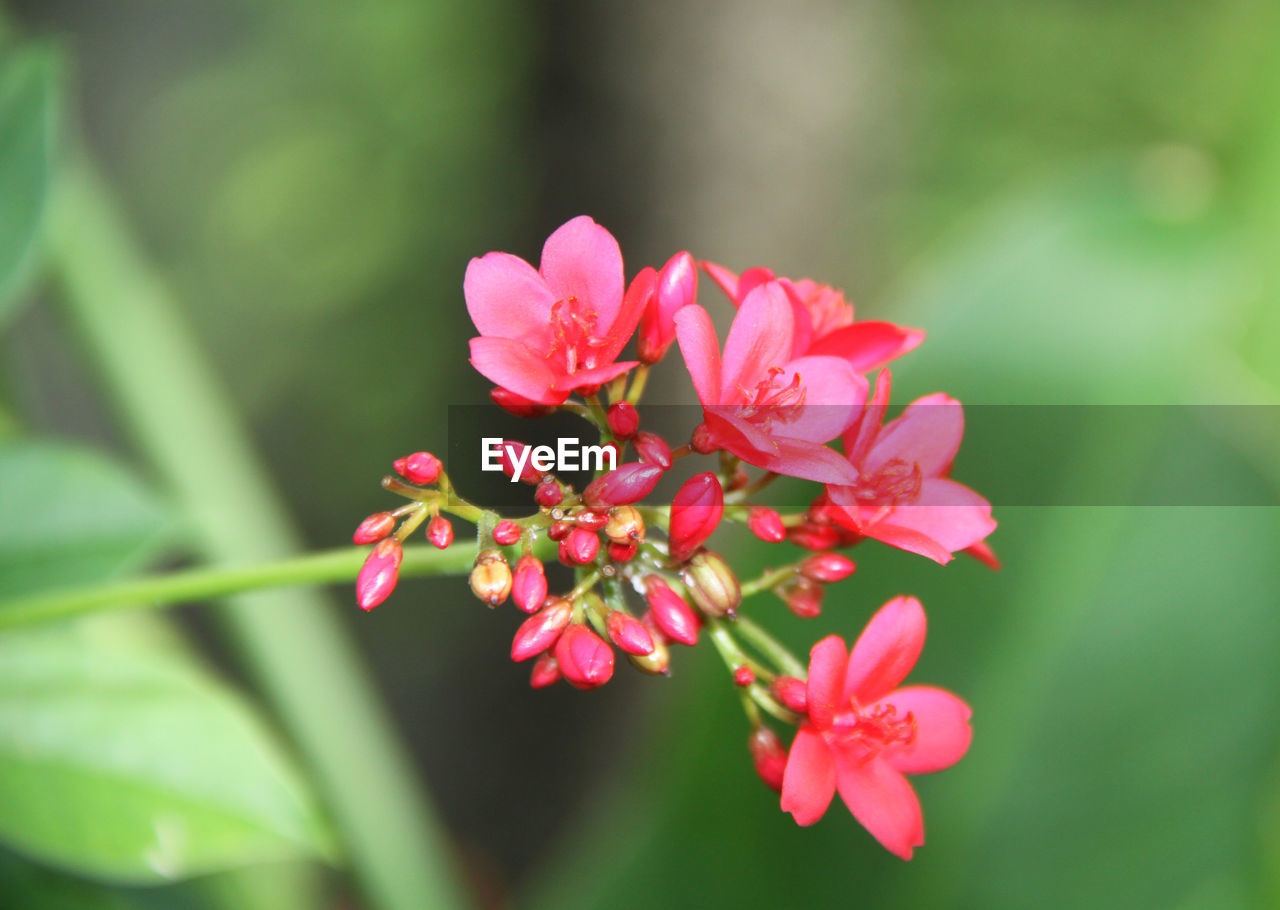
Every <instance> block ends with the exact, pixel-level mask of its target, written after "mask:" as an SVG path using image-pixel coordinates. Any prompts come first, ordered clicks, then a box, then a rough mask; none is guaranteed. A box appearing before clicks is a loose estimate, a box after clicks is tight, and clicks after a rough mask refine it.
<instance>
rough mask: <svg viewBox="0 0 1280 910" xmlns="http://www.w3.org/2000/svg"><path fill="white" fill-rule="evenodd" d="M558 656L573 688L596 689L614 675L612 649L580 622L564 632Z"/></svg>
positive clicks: (561, 667) (558, 643)
mask: <svg viewBox="0 0 1280 910" xmlns="http://www.w3.org/2000/svg"><path fill="white" fill-rule="evenodd" d="M555 656H556V663H558V664H560V672H561V673H563V674H564V678H565V679H566V680H568V682H569V685H571V686H573V687H574V688H577V689H594V688H596V687H598V686H603V685H604V684H605V683H607V682H608V681H609V679H610V678H611V677H612V676H613V649H612V648H610V647H609V646H608V645H607V644H605V643H604V641H602V640H601V638H600V636H598V635H596V633H595V632H592V631H591V630H590V629H588V628H587V627H586V626H584V625H581V624H580V623H575V624H573V625H571V626H569V628H567V629H565V630H564V632H562V633H561V635H560V638H559V640H558V641H557V642H556V649H555Z"/></svg>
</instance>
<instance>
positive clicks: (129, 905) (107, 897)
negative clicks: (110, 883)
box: [0, 853, 138, 910]
mask: <svg viewBox="0 0 1280 910" xmlns="http://www.w3.org/2000/svg"><path fill="white" fill-rule="evenodd" d="M0 895H3V896H4V906H5V907H6V908H7V910H137V907H138V905H137V904H136V903H133V902H132V901H130V900H129V899H128V898H126V897H124V896H122V895H119V894H116V893H114V892H111V891H108V890H106V889H104V888H102V887H101V886H98V885H91V884H88V883H86V882H80V881H76V880H75V879H73V878H70V877H69V876H66V875H61V874H59V873H57V872H52V871H50V870H48V869H41V868H39V867H38V866H35V865H33V864H31V863H28V862H24V861H23V860H21V859H19V858H18V857H16V856H13V855H11V854H8V853H0Z"/></svg>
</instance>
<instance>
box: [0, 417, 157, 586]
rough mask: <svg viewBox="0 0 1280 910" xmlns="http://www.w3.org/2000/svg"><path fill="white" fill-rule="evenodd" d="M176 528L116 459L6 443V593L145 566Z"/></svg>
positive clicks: (2, 474)
mask: <svg viewBox="0 0 1280 910" xmlns="http://www.w3.org/2000/svg"><path fill="white" fill-rule="evenodd" d="M172 530H173V522H172V520H171V518H170V516H169V515H168V513H167V511H166V510H165V508H164V507H163V505H162V504H161V503H160V502H159V501H158V500H157V499H156V497H155V496H154V495H153V494H152V493H151V492H150V491H149V490H147V489H146V488H145V487H144V486H143V485H142V484H141V483H140V482H139V481H138V479H137V478H136V477H134V475H133V474H132V473H130V472H129V471H127V470H125V469H124V468H123V467H121V466H120V465H118V464H117V463H115V462H114V461H111V460H110V459H108V458H105V457H104V456H102V455H99V454H97V453H95V452H92V451H90V450H88V449H85V448H83V447H79V446H73V445H68V444H65V443H57V442H47V441H32V440H13V441H8V442H0V598H4V597H11V596H16V595H18V594H25V593H30V592H32V591H35V590H37V589H40V588H45V587H53V586H58V587H60V586H63V585H72V584H77V583H80V582H88V581H94V580H97V579H100V578H104V577H106V576H108V575H110V574H113V573H117V572H121V571H126V570H128V569H131V568H137V567H138V566H140V565H141V564H142V563H143V562H144V561H146V560H147V559H149V558H152V557H154V556H155V555H156V554H157V552H158V551H159V550H160V549H161V548H162V547H163V546H164V544H165V542H166V540H167V539H168V537H169V536H170V534H171V532H172Z"/></svg>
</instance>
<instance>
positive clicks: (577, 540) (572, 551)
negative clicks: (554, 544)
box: [560, 528, 600, 566]
mask: <svg viewBox="0 0 1280 910" xmlns="http://www.w3.org/2000/svg"><path fill="white" fill-rule="evenodd" d="M599 552H600V537H599V536H598V535H597V534H596V532H595V531H588V530H587V529H586V528H573V529H572V530H570V531H569V534H568V536H567V537H565V539H564V540H562V541H560V561H561V562H563V563H565V565H570V566H585V565H586V564H587V563H589V562H591V561H592V560H593V559H595V558H596V554H597V553H599Z"/></svg>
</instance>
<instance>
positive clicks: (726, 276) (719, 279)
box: [698, 259, 738, 306]
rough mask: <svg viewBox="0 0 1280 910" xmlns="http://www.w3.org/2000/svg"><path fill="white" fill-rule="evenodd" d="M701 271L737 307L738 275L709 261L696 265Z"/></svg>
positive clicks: (705, 260)
mask: <svg viewBox="0 0 1280 910" xmlns="http://www.w3.org/2000/svg"><path fill="white" fill-rule="evenodd" d="M698 265H699V266H701V268H702V271H704V272H706V273H707V274H708V275H709V276H710V277H711V280H712V281H714V282H715V283H716V284H718V285H719V286H720V290H722V291H724V293H725V296H726V297H728V298H729V299H730V300H732V301H733V305H734V306H737V305H738V273H737V272H735V271H733V270H732V269H726V268H725V267H724V266H722V265H719V264H718V263H715V262H712V261H711V260H710V259H703V260H702V261H701V262H699V263H698Z"/></svg>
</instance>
